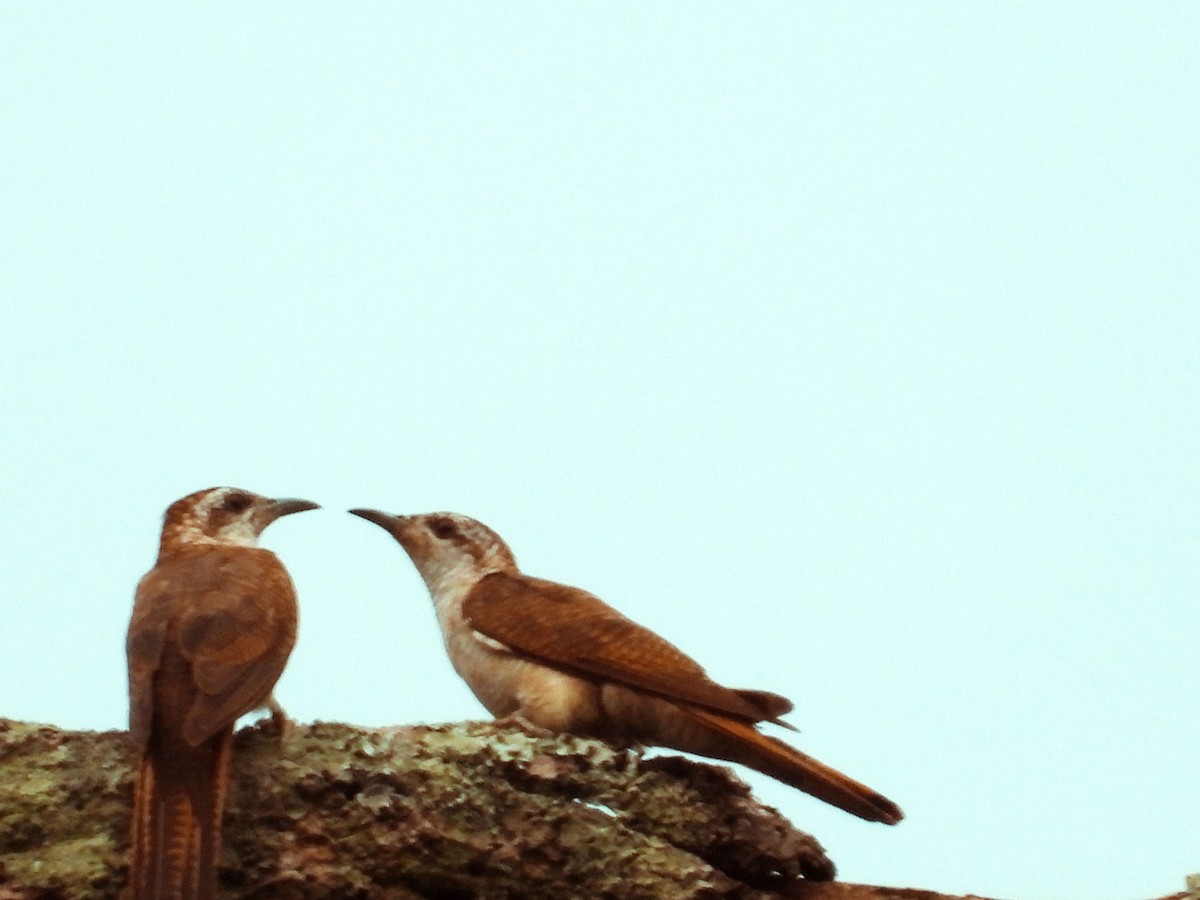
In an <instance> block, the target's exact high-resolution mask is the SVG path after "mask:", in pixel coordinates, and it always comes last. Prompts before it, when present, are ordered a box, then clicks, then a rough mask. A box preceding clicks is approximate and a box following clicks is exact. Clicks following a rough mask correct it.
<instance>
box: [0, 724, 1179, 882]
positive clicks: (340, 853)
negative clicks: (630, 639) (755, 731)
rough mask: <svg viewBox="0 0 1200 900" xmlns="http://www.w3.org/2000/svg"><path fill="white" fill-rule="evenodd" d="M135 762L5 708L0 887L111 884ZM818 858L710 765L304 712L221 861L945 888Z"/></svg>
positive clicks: (281, 877)
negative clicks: (846, 871)
mask: <svg viewBox="0 0 1200 900" xmlns="http://www.w3.org/2000/svg"><path fill="white" fill-rule="evenodd" d="M131 762H132V754H131V752H130V750H129V747H128V743H127V740H126V735H125V733H124V732H115V731H114V732H104V733H96V732H66V731H60V730H58V729H55V728H51V727H48V726H41V725H30V724H26V723H20V722H13V721H9V720H4V719H0V766H2V770H3V777H2V778H0V900H17V898H20V900H35V898H36V900H51V898H53V900H74V898H116V897H117V896H118V895H119V893H120V889H121V886H122V885H123V883H124V878H125V852H126V847H127V843H128V835H127V830H128V818H129V807H130V800H131V772H130V764H131ZM832 875H833V864H832V863H831V862H830V861H829V859H828V858H827V857H826V856H825V854H824V851H822V849H821V847H820V845H819V844H818V843H817V841H816V840H815V839H814V838H812V837H810V836H808V835H806V834H803V833H802V832H799V831H797V830H796V829H795V828H793V827H792V826H791V824H790V823H789V822H787V821H786V820H785V819H784V818H783V817H782V816H780V815H779V814H778V813H777V812H776V811H774V810H772V809H770V808H768V807H764V806H762V805H760V804H759V803H758V802H757V801H755V800H754V798H753V797H752V796H751V795H750V792H749V789H748V788H747V787H746V785H745V784H744V783H743V782H741V781H739V780H738V779H737V778H736V777H734V776H733V774H732V773H731V772H730V771H729V770H728V769H725V768H722V767H716V766H710V765H704V764H701V763H695V762H690V761H688V760H685V759H681V758H678V757H657V758H650V759H643V758H641V757H640V756H639V755H638V754H636V753H633V752H630V751H626V750H619V749H615V748H613V747H611V746H608V745H607V744H604V743H600V742H597V741H590V740H584V739H579V738H571V737H550V736H545V735H538V734H530V733H528V732H526V731H524V730H521V729H520V728H512V727H504V726H500V725H496V724H494V723H461V724H453V725H443V726H439V727H426V726H411V727H403V728H394V729H377V730H365V729H360V728H353V727H350V726H347V725H337V724H326V723H317V724H315V725H305V726H293V727H292V728H291V729H289V731H288V733H287V734H286V735H284V736H283V737H280V736H279V735H277V734H272V733H270V731H269V730H268V729H266V728H250V729H246V730H243V731H242V732H240V733H239V734H238V736H237V740H236V749H235V758H234V785H233V788H232V790H231V796H230V798H229V808H228V811H227V813H226V817H225V842H224V849H223V853H222V866H221V875H220V877H221V885H222V891H223V894H224V895H226V896H229V897H239V898H280V900H308V898H314V900H315V898H397V900H399V898H433V897H439V898H440V897H446V898H455V897H463V898H468V897H481V898H507V897H564V898H570V897H580V898H584V897H586V898H609V897H611V898H633V900H636V898H721V897H730V898H747V900H748V898H765V897H770V896H788V897H802V898H807V900H866V898H874V900H935V898H941V897H943V895H939V894H933V893H930V892H926V891H907V890H899V889H893V888H876V887H867V886H863V885H848V884H840V883H831V882H829V881H822V880H821V879H828V878H830V877H832ZM1179 896H1180V897H1183V896H1184V895H1182V894H1181V895H1179Z"/></svg>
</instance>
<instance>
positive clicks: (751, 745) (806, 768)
mask: <svg viewBox="0 0 1200 900" xmlns="http://www.w3.org/2000/svg"><path fill="white" fill-rule="evenodd" d="M685 712H686V713H687V714H688V715H689V716H691V717H692V718H693V719H695V720H696V721H697V722H700V723H702V724H703V725H705V726H706V727H707V728H708V729H710V730H711V732H712V733H713V735H714V737H716V738H717V741H716V743H717V745H718V747H719V749H720V751H721V752H720V753H719V755H720V757H721V758H723V759H727V760H729V761H730V762H737V763H741V764H742V765H744V766H749V767H750V768H752V769H756V770H757V771H759V772H762V773H763V774H764V775H770V776H771V777H772V778H775V779H777V780H779V781H782V782H783V783H784V784H789V785H791V786H792V787H794V788H799V789H800V790H802V791H804V792H805V793H806V794H812V796H814V797H816V798H817V799H818V800H824V801H825V802H826V803H831V804H833V805H834V806H836V807H838V809H844V810H845V811H846V812H848V813H852V814H853V815H856V816H858V817H859V818H862V819H866V820H867V821H869V822H884V823H886V824H888V825H895V824H896V823H897V822H899V821H900V820H901V819H903V818H904V813H902V812H901V811H900V807H898V806H897V805H896V804H895V803H893V802H892V801H891V800H889V799H888V798H887V797H885V796H883V795H882V794H880V793H879V792H878V791H874V790H872V789H871V788H869V787H867V786H866V785H865V784H861V783H859V782H857V781H855V780H854V779H853V778H851V777H850V776H848V775H843V774H842V773H841V772H839V771H837V769H831V768H830V767H829V766H827V765H825V764H824V763H822V762H818V761H817V760H815V759H813V758H812V757H811V756H808V755H806V754H804V753H801V752H800V751H799V750H797V749H796V748H795V747H791V746H789V745H788V744H785V743H783V741H777V740H775V739H774V738H772V737H768V736H767V735H765V734H762V733H761V732H759V731H758V729H756V728H755V727H754V726H753V725H750V724H747V723H745V722H741V721H738V720H737V719H731V718H729V717H727V716H723V715H720V714H718V713H711V712H708V711H706V710H702V709H697V708H695V707H688V708H686V709H685ZM714 755H718V754H714Z"/></svg>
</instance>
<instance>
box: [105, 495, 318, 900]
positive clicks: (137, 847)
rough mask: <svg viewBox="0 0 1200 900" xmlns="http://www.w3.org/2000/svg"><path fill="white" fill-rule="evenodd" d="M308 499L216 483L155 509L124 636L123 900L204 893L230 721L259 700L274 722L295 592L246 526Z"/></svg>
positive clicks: (216, 846) (195, 897)
mask: <svg viewBox="0 0 1200 900" xmlns="http://www.w3.org/2000/svg"><path fill="white" fill-rule="evenodd" d="M316 508H317V504H315V503H310V502H309V501H307V500H272V499H270V498H267V497H260V496H259V495H258V494H252V493H250V492H249V491H242V490H238V489H236V488H229V487H217V488H209V489H208V490H205V491H197V492H196V493H194V494H189V495H188V496H187V497H184V498H183V499H182V500H177V501H176V502H175V503H172V504H171V506H170V507H169V508H168V509H167V512H166V516H165V517H164V520H163V529H162V542H161V544H160V546H159V552H158V560H157V561H156V562H155V564H154V568H152V569H151V570H150V571H149V572H147V573H146V574H145V576H143V578H142V580H141V581H140V582H139V583H138V587H137V594H136V596H135V598H134V603H133V616H132V618H131V619H130V622H129V633H128V635H127V637H126V643H125V649H126V653H127V655H128V659H129V734H130V738H131V739H132V741H133V744H134V747H135V748H136V750H137V752H138V753H139V755H140V760H139V763H138V768H137V780H136V782H135V784H134V793H133V827H132V833H133V837H132V845H133V846H132V856H131V861H130V867H129V883H128V889H127V896H128V897H130V898H132V900H168V898H170V900H207V898H211V897H212V896H213V894H214V891H215V889H216V869H217V859H218V856H219V854H220V849H221V816H222V812H223V811H224V808H225V794H226V790H227V788H228V785H229V761H230V749H231V747H232V744H233V725H234V722H235V721H236V720H237V719H238V717H240V716H242V715H244V714H245V713H248V712H250V711H251V710H253V709H257V708H259V707H263V706H267V707H269V708H270V709H271V713H272V718H273V719H275V721H276V722H277V723H280V724H281V725H282V723H283V721H284V719H283V711H282V710H281V709H280V708H279V706H278V705H277V704H276V703H275V702H274V699H273V697H272V694H271V690H272V688H273V687H274V686H275V682H276V681H277V680H278V679H279V676H280V674H281V673H282V672H283V667H284V664H285V663H286V662H287V658H288V654H290V653H291V651H292V645H293V644H295V642H296V619H297V611H296V590H295V588H294V587H293V586H292V580H291V578H289V577H288V573H287V570H286V569H284V567H283V565H282V564H281V563H280V562H279V559H278V558H277V557H276V556H275V554H274V553H271V552H270V551H269V550H263V549H261V548H259V547H258V546H257V543H258V536H259V535H260V534H261V533H262V530H263V529H264V528H266V527H267V526H268V525H270V524H271V523H272V522H274V521H275V520H276V519H278V518H279V517H280V516H286V515H290V514H291V513H296V512H301V511H303V510H306V509H316Z"/></svg>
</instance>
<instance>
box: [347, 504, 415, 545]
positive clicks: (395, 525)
mask: <svg viewBox="0 0 1200 900" xmlns="http://www.w3.org/2000/svg"><path fill="white" fill-rule="evenodd" d="M350 515H352V516H358V517H359V518H360V519H366V520H367V521H368V522H374V523H375V524H376V525H378V526H379V527H380V528H382V529H383V530H384V531H386V532H387V533H388V534H390V535H391V536H392V537H394V538H396V540H399V539H400V532H401V530H403V528H404V526H405V525H406V524H407V523H408V516H392V515H388V514H387V513H385V512H380V511H379V510H377V509H352V510H350Z"/></svg>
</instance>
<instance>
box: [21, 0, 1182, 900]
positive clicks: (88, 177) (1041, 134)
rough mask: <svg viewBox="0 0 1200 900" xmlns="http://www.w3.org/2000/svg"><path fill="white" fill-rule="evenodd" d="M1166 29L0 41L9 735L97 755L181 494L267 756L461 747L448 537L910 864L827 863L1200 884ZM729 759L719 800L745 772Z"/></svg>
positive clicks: (623, 8)
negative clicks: (443, 609)
mask: <svg viewBox="0 0 1200 900" xmlns="http://www.w3.org/2000/svg"><path fill="white" fill-rule="evenodd" d="M1198 43H1200V5H1197V4H1195V3H1157V4H1156V3H1149V4H1147V3H1141V4H1112V3H1088V4H1032V3H1030V4H946V3H896V4H884V3H853V2H839V3H827V4H821V5H803V4H799V3H794V4H793V3H789V4H770V3H758V4H748V5H742V4H739V5H729V4H715V3H688V4H671V3H651V4H641V3H638V4H633V3H627V4H620V3H618V4H612V3H603V4H600V3H595V4H592V3H581V4H570V5H568V6H567V7H563V6H561V5H559V4H551V3H543V4H533V3H526V4H507V5H492V4H488V5H484V4H455V5H450V6H434V5H420V6H417V5H410V6H405V5H400V4H369V3H367V4H355V5H354V6H353V7H349V8H348V7H346V6H344V5H336V6H334V5H326V6H317V5H301V6H296V5H290V4H289V5H274V6H259V5H256V6H255V7H254V8H253V9H251V8H250V7H247V6H245V5H244V4H209V5H205V6H204V7H203V8H200V9H198V8H192V7H186V8H185V7H179V6H169V7H163V6H160V5H150V4H145V5H138V6H133V5H122V4H105V5H102V6H97V5H86V4H85V5H71V6H66V5H61V6H53V5H47V4H44V3H36V4H35V3H23V4H6V5H4V6H3V7H2V8H0V60H3V61H2V62H0V72H2V73H3V77H2V78H0V110H2V121H3V127H2V129H0V209H2V210H3V215H0V295H2V296H3V299H4V307H3V310H4V311H3V321H2V323H0V376H2V382H0V383H2V385H3V392H2V394H0V403H2V406H0V411H2V413H3V420H4V429H3V436H4V437H3V441H2V442H0V471H2V472H3V473H4V475H3V514H2V515H0V541H2V542H3V545H4V546H5V547H6V548H7V552H6V553H5V558H6V559H5V562H4V564H3V565H2V566H0V591H2V592H3V596H4V597H5V598H6V601H5V603H6V605H5V617H4V618H5V627H4V628H3V629H2V631H0V698H2V700H0V715H3V716H9V717H14V718H21V719H30V720H34V721H42V722H52V723H55V724H58V725H61V726H65V727H70V728H97V729H109V728H122V727H124V724H125V721H126V712H127V709H126V685H125V668H124V666H125V662H124V634H125V628H126V625H127V623H128V615H129V610H130V605H131V601H132V594H133V588H134V585H135V583H136V581H137V579H138V578H139V577H140V576H141V574H142V573H143V572H144V571H145V570H146V569H147V568H148V567H149V566H150V565H151V564H152V562H153V558H154V555H155V552H156V549H157V540H158V529H159V524H160V519H161V515H162V512H163V510H164V509H165V507H166V506H167V505H168V504H169V503H170V502H171V501H173V500H175V499H176V498H178V497H180V496H182V495H184V494H187V493H190V492H191V491H194V490H197V489H200V488H204V487H208V486H211V485H217V484H231V485H235V486H238V487H243V488H247V489H250V490H254V491H257V492H260V493H265V494H270V495H275V496H299V497H306V498H309V499H312V500H315V501H317V502H319V503H321V504H323V505H324V506H325V508H324V509H323V510H321V511H318V512H311V513H305V514H304V515H301V516H295V517H291V518H288V519H286V520H284V521H282V522H280V523H279V524H277V525H274V526H272V528H271V529H270V530H269V531H268V532H267V534H266V536H265V540H264V545H265V546H268V547H270V548H271V549H273V550H275V551H276V552H277V553H278V554H279V555H280V557H281V558H282V560H283V561H284V563H285V565H287V567H288V568H289V570H290V571H291V573H292V576H293V578H294V580H295V582H296V584H297V588H298V591H299V595H300V603H301V633H300V640H299V643H298V645H297V648H296V651H295V653H294V654H293V656H292V659H291V662H290V664H289V667H288V670H287V672H286V673H285V675H284V677H283V679H282V681H281V682H280V685H279V689H278V696H279V698H280V700H281V702H282V703H283V704H284V706H285V707H287V709H288V710H289V711H290V712H291V714H292V715H293V716H295V717H297V718H299V719H301V720H313V719H324V720H337V721H348V722H353V723H358V724H361V725H367V726H382V725H393V724H401V723H415V722H441V721H448V720H457V719H464V718H479V717H482V716H483V715H484V712H483V709H482V707H481V706H480V705H479V704H478V703H477V702H476V701H475V700H474V698H473V697H472V696H471V694H470V693H469V691H468V690H467V688H466V687H465V685H464V684H463V683H462V682H461V681H459V679H458V678H457V676H455V674H454V673H453V671H452V670H451V668H450V666H449V663H448V662H447V661H446V659H445V656H444V653H443V651H442V647H441V640H440V636H439V634H438V631H437V626H436V623H435V620H434V617H433V614H432V611H431V609H430V603H429V599H428V595H427V593H426V592H425V590H424V586H423V585H422V583H421V581H420V579H419V578H418V577H417V575H416V572H415V570H414V569H413V567H412V565H411V564H410V563H409V561H408V560H407V558H406V557H405V556H404V555H403V552H402V551H401V549H400V547H399V546H397V545H396V544H395V543H394V542H392V541H391V540H390V539H389V538H388V537H387V536H386V535H385V534H384V533H382V532H381V531H380V530H379V529H378V528H376V527H375V526H372V525H370V524H368V523H366V522H363V521H361V520H358V519H355V518H353V517H351V516H349V515H346V514H345V512H344V510H346V509H347V508H349V507H352V506H375V507H379V508H382V509H385V510H388V511H391V512H425V511H432V510H453V511H457V512H462V513H466V514H468V515H471V516H474V517H476V518H478V519H481V520H482V521H484V522H486V523H488V524H489V525H491V526H492V527H493V528H495V529H496V530H497V531H498V532H499V533H500V534H501V535H503V536H504V537H505V538H506V539H507V540H508V542H509V544H510V545H511V546H512V547H513V549H514V551H515V553H516V555H517V558H518V560H519V561H520V562H521V564H522V565H523V567H524V569H525V571H527V572H529V573H531V574H534V575H539V576H542V577H548V578H554V579H557V580H560V581H565V582H568V583H571V584H575V585H578V586H581V587H584V588H587V589H589V590H591V591H593V592H595V593H597V594H599V595H600V596H602V597H604V598H605V599H606V600H608V601H609V602H610V603H612V604H614V605H615V606H617V607H618V608H619V609H621V610H622V611H623V612H625V613H626V614H627V615H629V616H631V617H633V618H634V619H636V620H638V621H641V622H642V623H644V624H646V625H649V626H651V627H653V628H655V629H656V630H658V631H659V632H660V633H662V634H663V635H664V636H666V637H667V638H669V639H670V640H672V641H674V642H675V643H676V644H678V645H679V646H681V647H682V648H683V649H684V650H686V651H687V652H689V653H691V654H692V655H694V656H695V657H696V658H697V659H699V660H700V661H701V662H702V663H703V664H704V665H706V666H707V667H708V669H709V671H710V674H712V675H713V676H714V677H716V678H718V679H719V680H722V681H724V682H726V683H728V684H731V685H734V686H738V687H755V688H762V689H767V690H773V691H776V692H779V693H782V694H785V695H788V696H790V697H791V698H792V699H793V700H794V701H795V702H796V707H797V709H796V712H795V714H794V715H793V716H791V721H792V722H793V723H794V724H796V725H797V726H798V727H799V728H800V729H801V732H800V734H796V735H791V734H784V735H782V736H783V737H784V739H785V740H788V741H791V742H793V743H794V744H796V745H797V746H798V747H800V748H802V749H804V750H805V751H807V752H810V753H812V754H814V755H815V756H817V757H818V758H820V759H822V760H823V761H825V762H827V763H829V764H831V765H834V766H836V767H838V768H841V769H843V770H844V771H846V772H848V773H849V774H851V775H853V776H854V777H856V778H859V779H861V780H863V781H866V782H867V783H869V784H870V785H872V786H873V787H875V788H877V789H879V790H881V791H883V792H884V793H886V794H888V795H889V796H891V797H892V798H894V799H895V800H896V801H897V802H898V803H899V804H900V805H901V806H902V807H903V808H904V810H905V812H906V813H907V815H908V818H907V820H906V821H904V822H903V823H902V824H901V825H899V826H898V827H896V828H886V827H884V826H880V825H871V824H867V823H864V822H861V821H859V820H857V819H855V818H853V817H851V816H849V815H846V814H845V813H842V812H840V811H838V810H836V809H833V808H831V807H827V806H825V805H823V804H821V803H819V802H817V801H815V800H811V799H810V798H808V797H806V796H805V795H802V794H799V793H798V792H796V791H793V790H791V789H790V788H786V787H784V786H781V785H778V784H775V783H773V782H771V781H770V780H769V779H766V778H761V777H757V776H749V777H750V780H751V781H752V783H753V784H754V786H755V789H756V791H757V792H758V793H759V795H760V796H761V797H762V799H764V800H765V801H766V802H768V803H770V804H772V805H775V806H777V807H779V808H780V809H782V810H783V811H784V812H785V813H786V814H787V815H788V816H789V817H791V818H792V819H793V820H794V821H795V822H796V823H797V824H798V825H799V826H801V827H804V828H806V829H808V830H811V831H812V832H813V833H815V834H816V835H817V836H818V837H819V838H820V840H821V841H822V842H823V843H824V844H825V845H826V847H827V849H828V850H829V852H830V854H831V855H832V856H833V858H834V859H835V860H836V861H837V863H838V865H839V867H840V870H841V874H842V876H843V877H844V878H845V879H846V880H852V881H865V882H871V883H882V884H890V885H899V886H911V887H920V888H928V889H936V890H941V891H952V892H961V893H965V892H968V891H969V892H974V893H978V894H982V895H985V896H993V897H1001V898H1012V900H1063V898H1087V900H1145V898H1148V897H1151V896H1155V895H1160V894H1165V893H1168V892H1171V891H1176V890H1181V889H1182V886H1183V877H1184V875H1185V874H1186V873H1187V872H1192V871H1200V772H1198V768H1197V763H1196V760H1197V747H1200V717H1197V714H1196V709H1197V688H1196V686H1197V679H1196V676H1195V669H1196V666H1195V660H1196V658H1197V650H1196V647H1197V637H1196V635H1197V632H1198V631H1200V611H1198V606H1200V604H1198V598H1200V547H1198V539H1197V530H1198V529H1197V524H1198V522H1197V509H1198V508H1200V466H1198V464H1197V446H1198V445H1200V399H1198V391H1197V386H1198V384H1200V299H1198V298H1200V253H1198V251H1197V248H1198V242H1200V197H1198V193H1200V192H1198V190H1197V188H1198V186H1200V176H1198V174H1197V173H1198V172H1200V129H1198V127H1197V111H1198V110H1200V55H1198V54H1197V52H1196V47H1197V45H1198ZM740 771H741V773H742V774H743V775H746V774H747V773H746V771H745V770H740Z"/></svg>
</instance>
